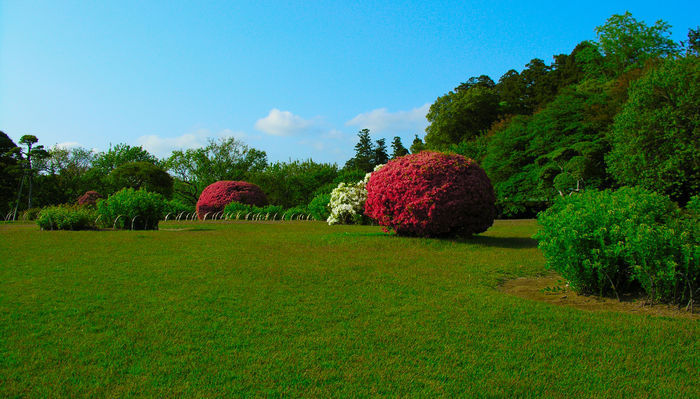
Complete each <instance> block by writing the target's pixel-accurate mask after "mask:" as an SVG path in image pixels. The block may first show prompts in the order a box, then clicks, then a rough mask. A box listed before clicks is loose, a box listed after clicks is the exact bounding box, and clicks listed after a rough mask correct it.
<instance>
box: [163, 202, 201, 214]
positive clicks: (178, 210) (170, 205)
mask: <svg viewBox="0 0 700 399" xmlns="http://www.w3.org/2000/svg"><path fill="white" fill-rule="evenodd" d="M183 212H184V213H185V214H188V213H193V212H195V207H194V206H193V205H189V204H185V203H184V202H182V201H180V200H177V199H172V200H169V201H166V202H165V209H164V210H163V213H164V214H165V215H167V214H170V215H171V217H176V216H178V215H180V214H182V213H183Z"/></svg>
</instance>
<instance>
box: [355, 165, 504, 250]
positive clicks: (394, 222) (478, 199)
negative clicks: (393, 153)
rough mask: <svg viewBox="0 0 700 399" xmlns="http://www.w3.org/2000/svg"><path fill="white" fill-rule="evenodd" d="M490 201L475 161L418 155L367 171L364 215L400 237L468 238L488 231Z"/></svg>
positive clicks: (492, 210) (488, 189)
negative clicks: (371, 171)
mask: <svg viewBox="0 0 700 399" xmlns="http://www.w3.org/2000/svg"><path fill="white" fill-rule="evenodd" d="M495 201H496V196H495V194H494V191H493V186H492V185H491V181H490V180H489V178H488V177H487V176H486V173H485V172H484V170H483V169H482V168H481V167H480V166H479V165H477V164H476V162H475V161H473V160H471V159H467V158H465V157H463V156H461V155H457V154H444V153H439V152H431V151H423V152H420V153H418V154H411V155H406V156H403V157H400V158H396V159H394V160H392V161H389V163H387V164H386V165H385V166H384V167H383V168H381V169H379V170H378V171H376V172H374V173H372V176H371V177H370V179H369V182H368V183H367V201H366V202H365V214H366V215H367V216H369V217H371V218H373V219H375V220H377V222H378V223H379V224H380V225H382V226H383V227H384V229H385V230H388V229H393V230H394V231H395V232H396V233H397V234H400V235H411V236H423V237H438V236H451V235H462V236H469V235H472V234H477V233H481V232H484V231H486V229H488V228H489V227H491V225H492V224H493V220H494V218H495V216H496V208H495V206H494V203H495Z"/></svg>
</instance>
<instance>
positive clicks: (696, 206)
mask: <svg viewBox="0 0 700 399" xmlns="http://www.w3.org/2000/svg"><path fill="white" fill-rule="evenodd" d="M685 209H686V210H687V211H689V212H693V213H695V214H696V215H698V216H700V195H694V196H692V197H690V201H688V203H687V204H685Z"/></svg>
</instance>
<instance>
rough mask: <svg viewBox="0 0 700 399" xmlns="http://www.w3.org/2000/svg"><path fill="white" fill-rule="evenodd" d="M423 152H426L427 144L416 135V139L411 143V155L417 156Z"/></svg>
mask: <svg viewBox="0 0 700 399" xmlns="http://www.w3.org/2000/svg"><path fill="white" fill-rule="evenodd" d="M423 150H425V144H424V143H423V140H421V139H420V137H418V135H417V134H416V137H415V138H414V139H413V142H412V143H411V154H417V153H419V152H421V151H423Z"/></svg>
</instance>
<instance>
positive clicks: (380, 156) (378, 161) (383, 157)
mask: <svg viewBox="0 0 700 399" xmlns="http://www.w3.org/2000/svg"><path fill="white" fill-rule="evenodd" d="M376 143H377V146H376V147H374V157H373V160H372V163H373V164H374V166H377V165H384V164H385V163H387V162H389V154H388V153H387V152H386V140H385V139H379V140H377V141H376ZM372 169H374V168H372Z"/></svg>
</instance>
